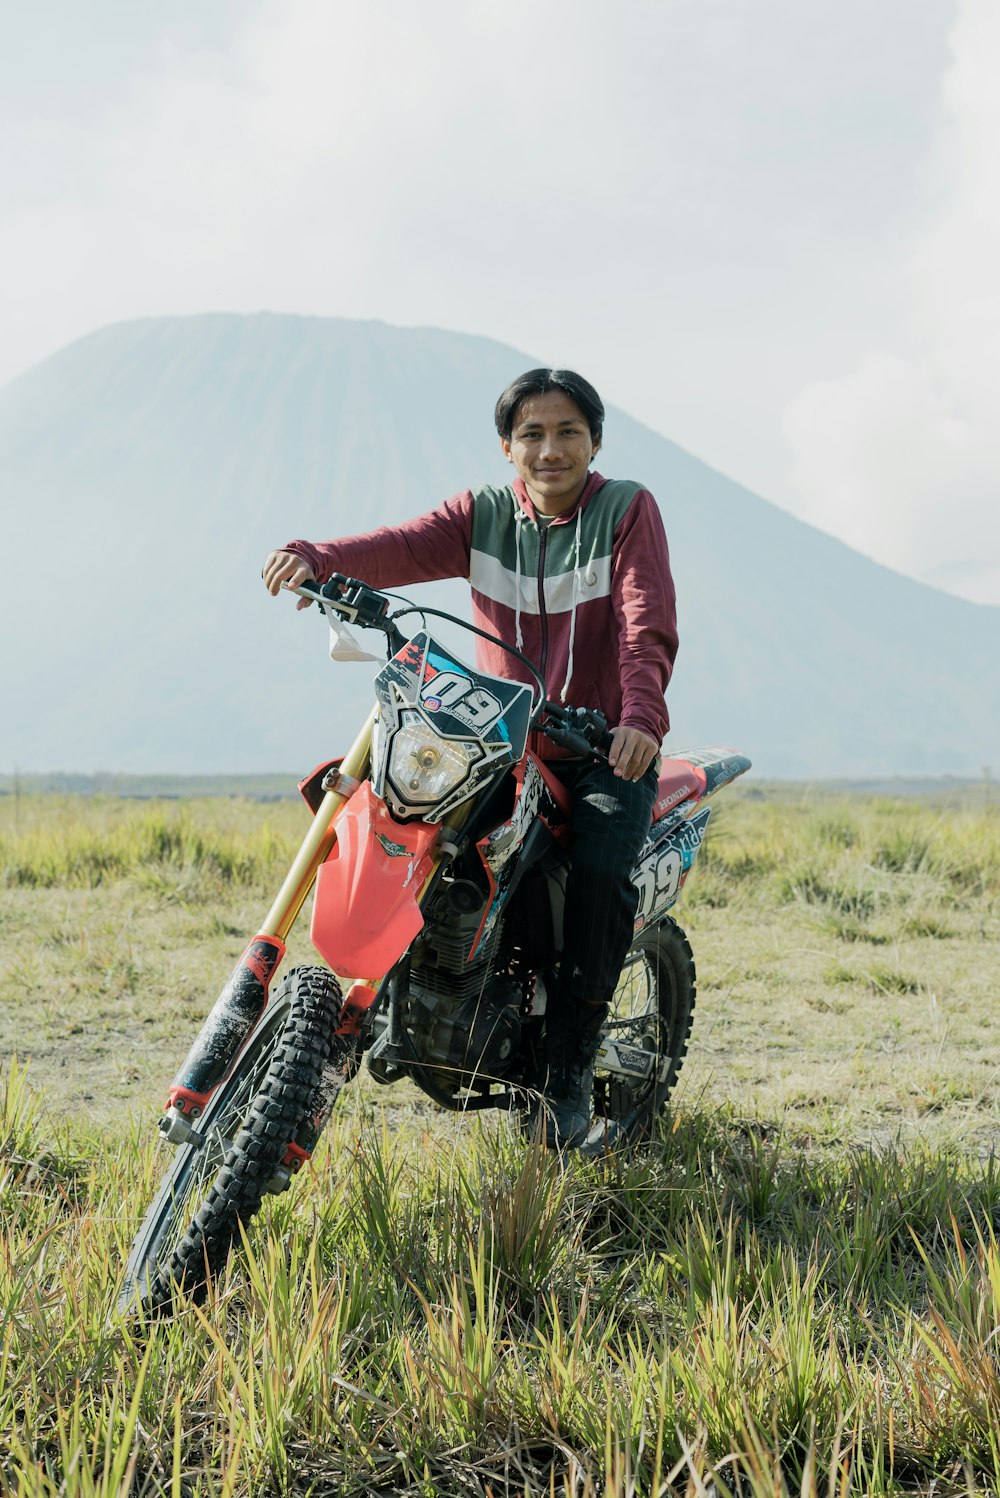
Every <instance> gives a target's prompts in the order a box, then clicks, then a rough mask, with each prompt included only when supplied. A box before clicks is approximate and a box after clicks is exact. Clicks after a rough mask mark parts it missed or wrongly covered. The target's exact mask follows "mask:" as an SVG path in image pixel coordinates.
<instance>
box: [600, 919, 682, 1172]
mask: <svg viewBox="0 0 1000 1498" xmlns="http://www.w3.org/2000/svg"><path fill="white" fill-rule="evenodd" d="M695 993H696V985H695V969H694V956H693V954H692V952H691V947H690V945H689V944H688V939H687V937H686V936H685V935H684V932H683V931H682V930H681V928H680V926H678V924H677V922H676V921H674V920H672V919H671V918H670V916H665V917H664V919H663V920H662V921H661V922H660V923H659V924H658V925H657V926H654V927H653V928H652V929H651V930H649V931H643V932H642V933H641V934H640V935H639V936H638V937H637V938H636V940H635V944H634V945H633V947H632V950H631V951H630V952H629V954H628V956H627V957H626V959H625V966H624V967H623V968H622V973H621V977H620V978H619V980H618V986H617V988H616V989H615V994H614V998H613V999H612V1000H611V1006H610V1009H609V1011H608V1017H607V1020H606V1021H605V1024H604V1029H603V1036H604V1037H606V1038H607V1039H609V1040H612V1041H614V1042H615V1043H616V1045H619V1046H622V1047H625V1048H627V1049H626V1051H625V1052H624V1054H625V1055H626V1056H627V1054H628V1052H629V1051H632V1050H638V1051H641V1052H645V1053H646V1054H647V1055H649V1056H650V1057H651V1058H652V1059H651V1063H650V1064H649V1066H648V1068H647V1070H646V1074H645V1075H642V1076H640V1075H638V1074H636V1075H629V1074H623V1073H622V1072H619V1071H614V1070H611V1069H609V1068H602V1052H603V1051H604V1047H603V1046H602V1048H601V1051H600V1052H599V1053H598V1057H597V1060H596V1063H595V1075H594V1115H595V1116H594V1122H593V1124H592V1125H591V1129H590V1132H589V1133H588V1135H587V1137H586V1139H585V1140H584V1142H583V1144H582V1145H581V1146H580V1148H581V1151H582V1153H583V1154H598V1153H601V1152H603V1151H604V1150H607V1149H614V1148H616V1147H620V1146H622V1145H625V1144H628V1143H632V1142H634V1141H635V1140H638V1139H642V1138H645V1137H647V1136H648V1135H649V1134H650V1133H651V1132H652V1129H653V1125H654V1123H655V1121H656V1118H657V1116H658V1115H659V1114H660V1113H661V1112H662V1111H663V1108H664V1107H665V1105H666V1102H667V1099H668V1097H669V1096H670V1093H671V1092H672V1091H673V1087H674V1084H675V1083H676V1081H677V1074H678V1072H679V1071H680V1069H681V1063H682V1062H683V1060H684V1057H685V1055H686V1054H687V1046H688V1038H689V1036H690V1034H691V1025H692V1022H693V1019H694V1001H695ZM640 1060H642V1058H640ZM642 1064H643V1065H645V1062H644V1061H643V1062H642Z"/></svg>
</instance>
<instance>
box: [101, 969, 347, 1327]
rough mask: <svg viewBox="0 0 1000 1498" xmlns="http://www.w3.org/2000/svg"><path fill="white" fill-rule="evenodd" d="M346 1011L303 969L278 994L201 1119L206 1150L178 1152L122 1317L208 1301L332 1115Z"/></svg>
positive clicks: (140, 1238)
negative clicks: (212, 1285) (307, 1139)
mask: <svg viewBox="0 0 1000 1498" xmlns="http://www.w3.org/2000/svg"><path fill="white" fill-rule="evenodd" d="M340 1010H341V993H340V986H339V984H338V983H337V981H336V979H335V978H334V977H333V975H332V973H330V972H329V971H328V970H327V969H326V968H320V967H307V968H297V969H295V970H293V971H292V972H290V973H289V974H288V975H287V977H286V978H284V980H283V981H282V982H281V983H280V984H279V985H278V987H277V988H276V989H275V992H274V994H273V995H272V997H271V999H270V1002H269V1003H268V1006H267V1008H266V1010H265V1011H264V1014H263V1016H262V1018H261V1019H260V1021H259V1023H258V1024H257V1026H256V1028H255V1029H254V1031H253V1032H252V1034H251V1035H250V1037H249V1039H248V1040H247V1042H246V1044H245V1046H244V1048H243V1051H242V1052H241V1054H240V1055H239V1057H238V1058H237V1060H236V1063H235V1065H234V1066H233V1069H232V1071H231V1072H230V1074H229V1075H228V1076H227V1077H226V1078H225V1080H224V1081H223V1082H221V1083H220V1084H219V1086H218V1088H217V1089H216V1091H215V1092H214V1093H213V1095H212V1097H211V1099H210V1101H209V1103H208V1104H207V1105H206V1108H205V1112H204V1114H203V1115H202V1117H201V1118H200V1119H199V1120H198V1123H197V1128H198V1132H199V1134H200V1136H201V1140H202V1142H201V1143H200V1144H197V1143H196V1144H182V1145H180V1146H178V1147H176V1149H174V1152H173V1159H172V1160H171V1162H170V1164H169V1166H168V1167H167V1170H166V1172H165V1173H164V1176H163V1179H162V1182H161V1185H160V1188H159V1191H158V1192H157V1195H156V1197H155V1199H154V1201H153V1204H152V1206H151V1207H150V1209H149V1211H148V1213H147V1214H146V1218H145V1221H144V1222H143V1224H142V1227H141V1228H140V1230H139V1233H138V1235H137V1237H136V1239H135V1242H134V1244H133V1245H132V1252H131V1254H130V1255H129V1260H128V1264H127V1266H126V1270H125V1282H124V1285H123V1287H122V1292H121V1295H120V1296H119V1300H118V1309H119V1311H121V1312H123V1313H135V1312H139V1313H141V1314H145V1315H154V1314H157V1313H159V1312H163V1311H165V1310H168V1309H169V1307H170V1305H171V1303H172V1300H173V1297H174V1295H175V1294H176V1292H177V1290H178V1289H181V1290H183V1292H184V1293H185V1294H186V1295H188V1296H190V1297H192V1298H193V1299H200V1298H201V1297H202V1296H203V1295H204V1293H205V1288H206V1285H207V1282H208V1279H209V1277H210V1276H211V1275H214V1274H217V1273H218V1271H219V1270H220V1269H221V1268H222V1267H223V1266H224V1265H225V1262H226V1258H227V1256H228V1254H229V1250H230V1247H231V1246H232V1244H233V1243H234V1242H235V1241H236V1240H237V1239H238V1238H239V1232H240V1225H241V1224H245V1223H247V1222H249V1221H250V1219H251V1218H252V1217H253V1216H254V1215H255V1213H257V1212H258V1211H259V1210H260V1207H261V1203H262V1201H263V1200H264V1197H265V1196H266V1194H267V1189H268V1185H269V1183H270V1181H271V1179H272V1178H273V1176H274V1174H275V1172H276V1170H277V1169H278V1167H279V1166H280V1165H281V1163H282V1161H283V1160H284V1158H285V1155H286V1152H287V1150H288V1146H289V1144H290V1143H291V1141H292V1140H293V1139H294V1138H295V1137H296V1135H297V1134H298V1132H299V1129H300V1128H301V1127H302V1125H303V1124H304V1123H305V1122H306V1120H307V1119H310V1118H313V1117H315V1116H316V1115H317V1114H322V1113H323V1112H324V1111H329V1110H328V1106H327V1107H326V1108H324V1098H325V1099H326V1103H327V1104H328V1103H329V1097H330V1096H331V1091H330V1080H331V1063H336V1062H337V1061H338V1059H340V1060H342V1059H343V1058H340V1057H339V1054H338V1053H339V1051H340V1050H343V1049H344V1048H345V1046H348V1045H350V1046H351V1047H353V1045H354V1042H353V1041H351V1042H348V1041H346V1040H345V1039H344V1038H342V1037H338V1036H337V1035H336V1034H335V1032H336V1029H337V1025H338V1023H339V1020H340ZM333 1070H339V1068H337V1067H336V1066H335V1065H334V1067H333ZM171 1148H172V1147H171Z"/></svg>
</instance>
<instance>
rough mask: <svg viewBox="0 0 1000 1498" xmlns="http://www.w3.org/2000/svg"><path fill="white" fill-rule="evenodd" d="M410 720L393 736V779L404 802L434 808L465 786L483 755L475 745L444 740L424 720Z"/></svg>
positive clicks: (391, 775) (390, 777)
mask: <svg viewBox="0 0 1000 1498" xmlns="http://www.w3.org/2000/svg"><path fill="white" fill-rule="evenodd" d="M406 717H407V718H409V719H410V721H409V722H405V721H404V724H403V726H402V727H401V728H398V729H397V730H396V732H395V733H394V734H393V736H392V747H391V748H390V750H389V779H390V780H391V781H392V783H393V786H394V787H395V789H396V793H397V795H398V796H399V797H400V799H401V800H402V801H405V802H407V803H408V804H409V805H410V806H430V805H432V804H433V803H434V802H435V801H440V800H441V798H442V797H443V796H446V795H447V794H448V793H449V792H450V791H453V790H454V789H455V787H456V786H457V785H460V784H461V782H462V781H463V780H464V779H465V777H466V775H468V773H469V770H470V768H471V767H472V765H473V764H474V763H475V762H476V760H477V759H478V758H479V752H478V750H477V748H476V746H475V745H474V744H466V743H463V742H462V741H461V740H455V739H443V738H441V737H440V735H438V734H436V733H435V732H434V730H433V728H431V727H430V726H429V725H428V724H427V723H425V722H424V721H423V719H422V718H418V717H414V716H411V715H410V714H407V715H406Z"/></svg>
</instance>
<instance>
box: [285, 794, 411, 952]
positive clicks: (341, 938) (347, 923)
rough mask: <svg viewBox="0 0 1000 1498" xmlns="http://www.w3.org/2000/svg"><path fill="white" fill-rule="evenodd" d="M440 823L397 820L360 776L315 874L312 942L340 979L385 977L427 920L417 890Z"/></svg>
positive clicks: (340, 814) (338, 819)
mask: <svg viewBox="0 0 1000 1498" xmlns="http://www.w3.org/2000/svg"><path fill="white" fill-rule="evenodd" d="M437 834H438V829H437V827H430V826H428V825H427V823H426V822H406V823H402V822H394V821H393V820H392V818H391V817H390V815H389V813H388V812H387V811H386V809H385V807H384V806H383V805H382V803H381V801H379V800H378V798H377V797H376V796H374V795H373V794H372V788H371V782H370V781H367V780H366V781H365V782H364V783H363V784H362V785H361V786H359V788H358V789H357V790H356V791H355V793H354V795H353V796H352V797H351V799H350V801H348V802H347V804H346V806H344V807H343V808H342V810H341V811H340V813H339V815H338V817H337V841H336V842H335V843H334V845H333V851H332V852H331V854H330V857H329V858H328V859H327V861H326V863H324V864H323V866H322V868H321V869H320V871H319V874H318V875H317V878H316V895H315V898H314V900H313V914H312V930H311V936H312V944H313V946H314V947H315V948H316V950H317V952H318V953H319V955H320V956H321V957H322V958H323V959H324V961H325V962H327V963H329V965H330V967H331V968H332V969H333V971H334V972H335V973H337V974H339V976H340V977H342V978H382V977H384V976H385V974H386V973H387V972H388V971H389V969H390V968H391V967H392V965H393V963H394V962H396V961H397V960H398V959H399V958H400V957H401V956H402V955H403V953H404V952H405V951H406V949H407V947H408V946H409V945H410V942H411V941H412V940H413V938H414V937H415V936H416V934H417V932H418V931H419V930H420V928H421V926H422V925H423V924H424V919H423V916H422V915H421V914H420V908H419V906H418V905H417V896H418V894H419V893H420V891H421V889H422V888H423V884H424V880H425V879H426V878H427V876H428V874H429V873H430V872H431V869H432V867H433V858H432V856H431V848H432V847H433V845H434V842H435V841H436V839H437Z"/></svg>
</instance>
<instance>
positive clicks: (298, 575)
mask: <svg viewBox="0 0 1000 1498" xmlns="http://www.w3.org/2000/svg"><path fill="white" fill-rule="evenodd" d="M261 577H262V578H263V579H264V586H265V588H266V589H267V591H268V592H269V593H270V594H271V596H272V597H273V598H277V596H278V594H279V593H280V592H281V585H282V583H287V584H288V586H289V587H290V588H299V587H301V586H302V584H303V583H314V582H315V581H316V574H315V573H314V572H313V570H312V568H311V567H310V566H309V563H308V562H304V561H303V560H302V558H301V557H300V556H296V554H295V552H294V551H272V552H271V553H270V554H269V555H268V558H267V561H266V562H265V563H264V567H263V571H262V572H261ZM295 607H296V608H297V609H307V608H309V599H308V598H300V599H299V601H298V603H297V604H296V605H295Z"/></svg>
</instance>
